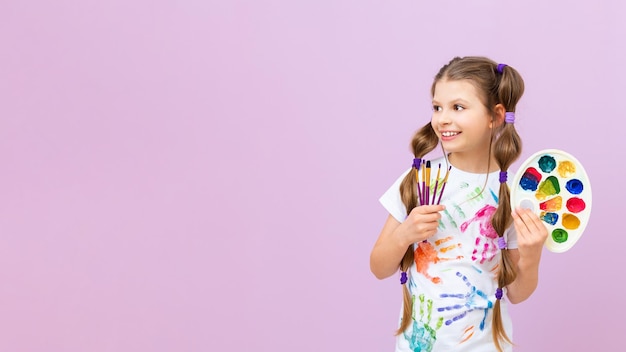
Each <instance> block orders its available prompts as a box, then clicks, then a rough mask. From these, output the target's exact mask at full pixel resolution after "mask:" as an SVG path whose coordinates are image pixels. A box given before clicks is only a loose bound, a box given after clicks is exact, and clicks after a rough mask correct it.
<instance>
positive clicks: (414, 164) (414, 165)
mask: <svg viewBox="0 0 626 352" xmlns="http://www.w3.org/2000/svg"><path fill="white" fill-rule="evenodd" d="M421 162H422V159H420V158H415V159H413V167H414V168H416V169H418V170H419V168H420V163H421Z"/></svg>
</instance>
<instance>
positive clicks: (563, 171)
mask: <svg viewBox="0 0 626 352" xmlns="http://www.w3.org/2000/svg"><path fill="white" fill-rule="evenodd" d="M557 170H558V173H559V175H560V176H561V177H563V178H567V177H570V176H572V175H573V174H574V173H576V165H574V163H573V162H571V161H568V160H565V161H561V162H560V163H559V168H558V169H557Z"/></svg>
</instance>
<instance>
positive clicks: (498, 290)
mask: <svg viewBox="0 0 626 352" xmlns="http://www.w3.org/2000/svg"><path fill="white" fill-rule="evenodd" d="M501 298H502V289H501V288H500V287H498V288H497V289H496V299H498V300H499V299H501Z"/></svg>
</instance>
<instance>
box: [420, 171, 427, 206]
mask: <svg viewBox="0 0 626 352" xmlns="http://www.w3.org/2000/svg"><path fill="white" fill-rule="evenodd" d="M425 163H426V161H425V160H422V196H421V198H420V204H422V205H426V200H425V198H426V167H425V166H424V164H425Z"/></svg>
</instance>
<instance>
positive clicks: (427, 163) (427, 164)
mask: <svg viewBox="0 0 626 352" xmlns="http://www.w3.org/2000/svg"><path fill="white" fill-rule="evenodd" d="M425 181H426V204H430V160H428V161H426V179H425Z"/></svg>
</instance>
